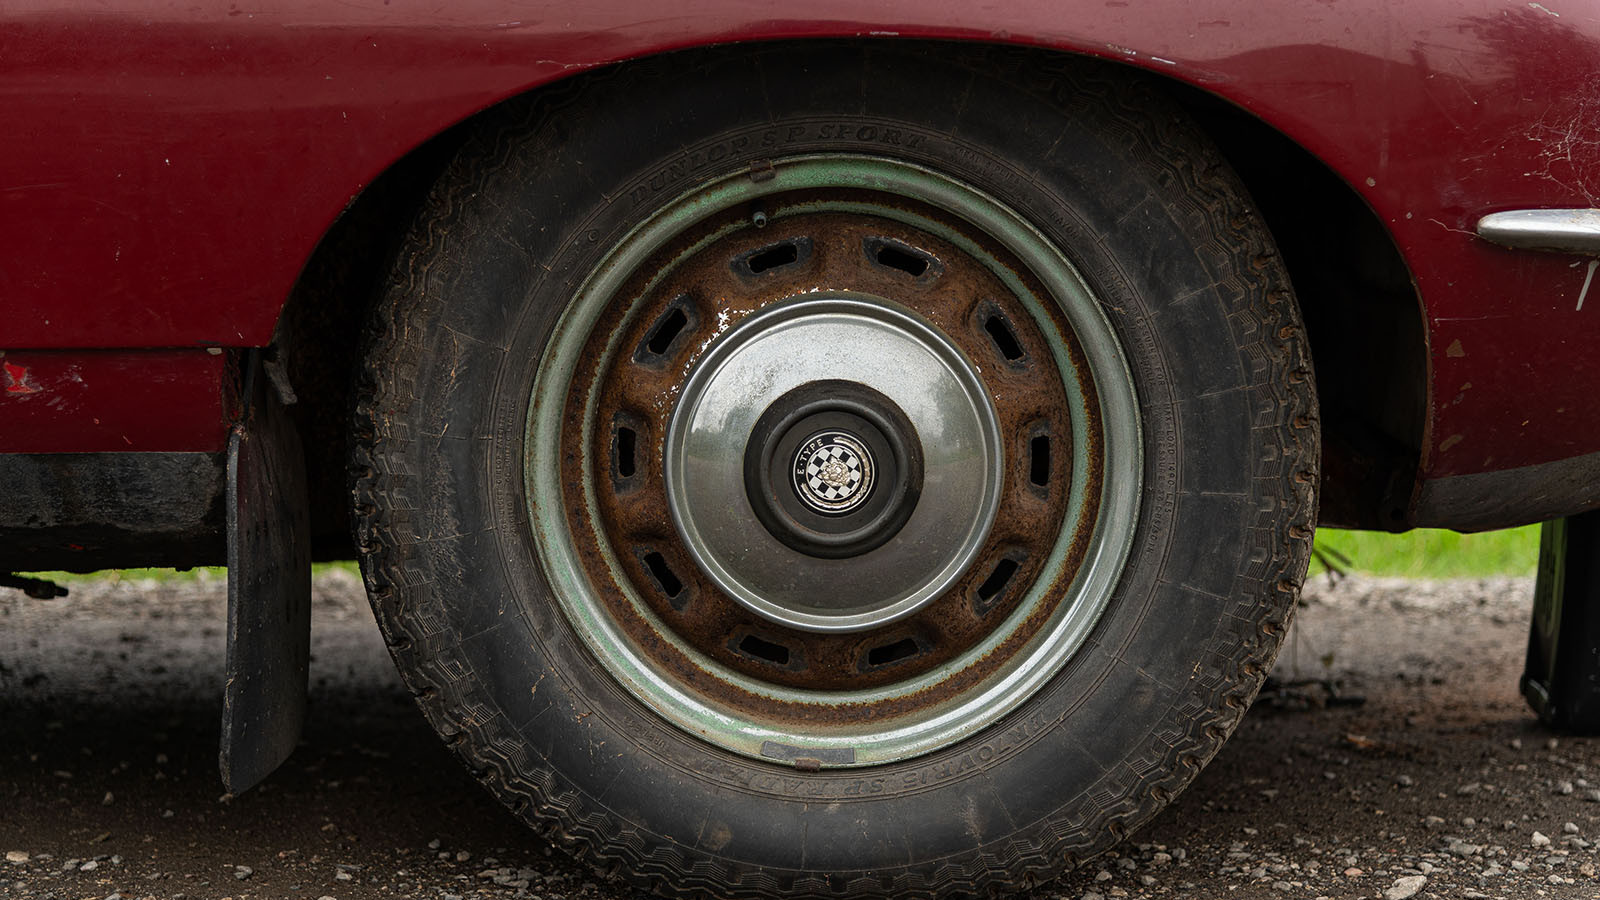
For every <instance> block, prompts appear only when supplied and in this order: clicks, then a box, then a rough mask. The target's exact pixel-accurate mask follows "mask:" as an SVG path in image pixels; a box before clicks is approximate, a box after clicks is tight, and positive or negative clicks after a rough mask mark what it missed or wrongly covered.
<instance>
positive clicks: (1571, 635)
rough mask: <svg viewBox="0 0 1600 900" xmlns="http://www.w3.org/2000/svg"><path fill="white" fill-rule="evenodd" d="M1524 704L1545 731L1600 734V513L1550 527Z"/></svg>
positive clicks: (1543, 547) (1544, 538) (1544, 537)
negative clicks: (1548, 729) (1544, 726)
mask: <svg viewBox="0 0 1600 900" xmlns="http://www.w3.org/2000/svg"><path fill="white" fill-rule="evenodd" d="M1522 696H1523V697H1525V698H1527V701H1528V705H1529V706H1531V707H1533V710H1534V712H1536V713H1538V714H1539V720H1540V721H1542V722H1544V723H1545V724H1546V725H1549V726H1551V727H1554V728H1560V729H1562V730H1563V731H1570V732H1573V733H1576V734H1596V733H1600V512H1588V513H1584V514H1582V515H1578V516H1571V517H1569V518H1565V519H1556V520H1555V521H1552V522H1546V523H1545V524H1544V529H1543V532H1542V533H1541V535H1540V541H1539V579H1538V582H1537V586H1536V587H1535V588H1534V597H1533V627H1532V629H1531V630H1530V631H1529V634H1528V661H1527V665H1526V668H1525V669H1524V670H1523V673H1522Z"/></svg>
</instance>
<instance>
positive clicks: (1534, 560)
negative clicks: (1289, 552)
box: [1311, 525, 1539, 578]
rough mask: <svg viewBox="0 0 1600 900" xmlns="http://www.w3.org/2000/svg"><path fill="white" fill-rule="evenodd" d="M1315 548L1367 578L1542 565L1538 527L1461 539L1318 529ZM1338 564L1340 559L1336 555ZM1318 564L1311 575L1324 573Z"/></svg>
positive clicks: (1431, 531) (1520, 571) (1436, 532)
mask: <svg viewBox="0 0 1600 900" xmlns="http://www.w3.org/2000/svg"><path fill="white" fill-rule="evenodd" d="M1317 549H1318V550H1321V551H1323V552H1324V553H1327V554H1328V555H1330V556H1333V555H1334V554H1342V555H1343V556H1344V558H1345V559H1348V560H1349V563H1348V565H1346V564H1344V563H1342V562H1341V563H1340V566H1341V567H1342V568H1344V569H1345V570H1346V571H1349V572H1361V573H1364V574H1368V575H1397V576H1402V577H1406V578H1480V577H1484V576H1488V575H1532V574H1533V573H1534V569H1535V568H1536V567H1537V566H1538V564H1539V526H1538V525H1527V526H1524V527H1522V528H1510V529H1506V530H1504V531H1484V532H1479V533H1477V534H1459V533H1457V532H1454V531H1444V530H1442V529H1435V528H1419V529H1417V530H1415V531H1408V532H1406V533H1404V534H1383V533H1379V532H1372V531H1341V530H1338V529H1334V528H1322V529H1318V530H1317ZM1334 559H1335V561H1338V557H1337V556H1334ZM1323 571H1324V569H1323V566H1322V564H1321V563H1320V562H1318V561H1316V560H1315V559H1313V560H1312V562H1311V574H1313V575H1316V574H1320V573H1321V572H1323Z"/></svg>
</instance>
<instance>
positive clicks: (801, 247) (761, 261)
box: [733, 237, 811, 278]
mask: <svg viewBox="0 0 1600 900" xmlns="http://www.w3.org/2000/svg"><path fill="white" fill-rule="evenodd" d="M810 258H811V239H810V238H805V237H800V238H790V239H788V240H786V241H779V242H777V243H776V244H768V245H767V246H765V247H761V248H759V249H756V250H751V251H750V252H748V253H744V254H741V255H739V256H736V257H734V260H733V270H734V271H735V272H738V273H739V274H740V275H744V276H746V277H749V278H755V277H759V276H762V275H766V274H769V273H772V272H777V271H780V270H783V269H789V268H793V267H795V266H798V265H800V264H801V263H804V262H805V261H806V260H808V259H810Z"/></svg>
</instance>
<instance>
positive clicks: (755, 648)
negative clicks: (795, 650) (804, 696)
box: [734, 634, 793, 668]
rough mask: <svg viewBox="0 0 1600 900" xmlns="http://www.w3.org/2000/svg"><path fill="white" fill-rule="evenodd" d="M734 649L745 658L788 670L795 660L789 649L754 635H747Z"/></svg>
mask: <svg viewBox="0 0 1600 900" xmlns="http://www.w3.org/2000/svg"><path fill="white" fill-rule="evenodd" d="M734 649H736V650H738V651H739V652H740V653H742V654H744V655H745V656H748V657H750V658H751V659H757V660H760V661H762V662H768V663H772V664H773V665H775V666H781V667H783V668H788V667H789V663H790V660H791V659H792V658H793V654H791V653H790V652H789V648H788V647H785V646H784V645H782V644H775V643H773V642H772V641H768V640H763V639H761V638H759V637H756V636H755V635H753V634H747V635H745V636H744V637H743V638H742V639H740V641H739V643H738V644H737V645H735V647H734Z"/></svg>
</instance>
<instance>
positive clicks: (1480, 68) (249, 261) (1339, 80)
mask: <svg viewBox="0 0 1600 900" xmlns="http://www.w3.org/2000/svg"><path fill="white" fill-rule="evenodd" d="M774 11H776V8H775V7H774V8H770V9H769V8H767V7H764V6H762V5H759V4H751V3H749V2H746V0H683V2H680V3H678V4H675V5H674V6H673V7H672V8H671V12H670V13H669V14H665V15H664V14H663V13H662V11H661V10H660V8H659V7H657V6H647V5H645V4H641V3H636V2H619V0H609V2H596V3H582V4H561V5H552V4H534V3H515V2H508V0H465V2H459V3H453V4H445V5H443V6H438V5H427V6H424V5H422V4H417V3H411V2H396V3H394V4H382V5H378V4H375V5H371V6H361V5H351V4H338V5H334V4H325V3H321V2H316V0H267V2H265V3H264V4H260V5H256V6H252V7H248V8H247V7H244V6H241V5H237V4H224V3H199V4H176V3H170V2H162V0H133V2H131V3H128V4H124V5H123V6H122V8H121V9H120V10H118V11H114V12H107V11H101V10H89V9H86V8H82V7H76V8H69V7H68V5H67V4H61V3H58V2H55V3H52V2H41V0H12V2H11V3H8V4H6V6H5V8H4V9H3V10H0V97H3V98H4V99H3V101H0V108H3V110H4V112H5V119H6V122H7V128H6V129H5V132H4V135H3V137H0V347H4V348H10V350H12V351H13V353H12V355H11V356H8V357H7V359H11V358H13V357H14V358H16V359H22V358H23V356H22V355H21V354H19V353H16V352H15V351H18V350H24V349H27V350H36V349H55V350H67V349H102V348H120V349H133V348H197V349H199V348H208V347H221V348H241V347H254V346H262V345H265V344H266V343H267V342H268V341H269V340H270V339H271V336H272V334H273V328H274V324H275V322H276V321H277V319H278V316H279V313H280V311H281V309H282V307H283V304H284V302H285V299H286V297H287V296H288V294H289V291H290V288H291V286H292V285H293V284H294V283H295V279H296V277H297V276H298V275H299V273H300V271H301V269H302V268H303V266H304V265H305V263H306V261H307V258H308V257H309V255H310V254H311V251H312V250H313V248H314V247H315V246H316V244H317V242H318V240H319V238H321V236H322V235H323V234H324V233H325V232H326V230H327V229H328V227H329V226H330V224H331V223H332V222H333V221H334V220H335V219H336V218H337V217H338V216H339V214H340V211H341V210H342V209H344V208H345V207H346V206H347V205H348V204H349V203H350V201H351V199H352V198H353V197H354V196H356V195H357V194H358V193H359V192H360V191H361V190H362V188H363V186H364V185H366V184H368V183H370V182H371V181H372V180H373V179H374V178H375V177H376V176H377V175H378V174H380V173H381V172H382V171H384V169H385V168H386V167H388V166H389V165H391V164H392V163H393V162H394V161H395V160H397V159H399V158H400V157H402V156H403V155H405V154H406V153H407V152H408V151H410V150H411V149H413V148H414V147H416V146H417V145H418V144H419V143H421V142H422V141H424V140H426V139H428V138H429V137H431V136H433V135H435V134H437V133H439V132H440V131H441V130H443V129H445V128H446V127H448V126H450V125H451V124H453V123H455V122H458V121H460V120H462V119H463V118H465V117H467V116H470V115H471V114H473V113H474V112H476V111H478V110H481V109H483V108H485V107H486V106H489V105H492V104H494V103H495V102H497V101H500V100H502V99H504V98H506V97H509V96H512V95H515V94H518V93H521V92H523V91H527V90H529V89H531V88H534V87H537V86H540V85H543V84H546V83H549V82H552V81H554V80H556V79H560V78H562V77H565V76H567V75H570V74H572V73H575V72H579V71H582V70H584V69H588V68H591V67H595V66H600V65H604V64H607V63H611V62H614V61H617V60H623V59H628V58H632V57H638V56H643V55H647V54H654V53H660V52H663V51H668V50H674V49H679V48H685V47H691V46H697V45H705V44H711V43H726V42H738V41H750V40H770V39H796V38H811V37H823V36H834V37H861V38H868V37H871V38H875V39H882V40H894V39H905V38H913V37H914V38H941V39H961V40H973V41H989V42H1007V43H1017V44H1029V45H1037V46H1043V47H1049V48H1056V49H1060V50H1063V51H1070V52H1075V53H1082V54H1088V55H1093V56H1098V57H1102V58H1105V59H1110V60H1116V61H1119V62H1121V63H1125V64H1127V65H1131V66H1137V67H1141V68H1143V69H1146V70H1149V71H1151V72H1154V73H1157V74H1159V75H1160V76H1162V77H1165V78H1169V79H1174V80H1177V81H1181V82H1186V83H1188V84H1190V85H1193V86H1195V87H1198V88H1200V89H1202V90H1204V91H1208V92H1210V93H1212V94H1215V95H1217V96H1220V97H1223V98H1226V99H1227V100H1229V101H1232V102H1233V103H1235V104H1237V105H1239V106H1240V107H1242V108H1244V109H1246V110H1248V111H1249V112H1250V113H1252V114H1253V115H1255V116H1257V117H1259V118H1260V119H1261V120H1263V121H1264V122H1266V123H1267V124H1269V125H1270V126H1271V127H1273V128H1275V129H1277V130H1278V131H1280V132H1282V133H1283V134H1284V135H1286V136H1287V137H1288V138H1290V139H1292V140H1293V141H1295V142H1297V143H1298V144H1299V145H1300V146H1302V147H1303V148H1305V149H1306V150H1308V151H1309V152H1310V153H1312V154H1314V155H1315V156H1316V157H1318V158H1319V159H1321V160H1322V161H1323V162H1325V163H1326V164H1327V165H1328V166H1329V167H1330V168H1331V169H1332V170H1333V171H1334V172H1335V173H1337V175H1338V176H1339V177H1341V178H1342V179H1344V180H1345V181H1346V182H1347V183H1348V184H1349V185H1350V186H1351V187H1352V188H1353V189H1354V190H1355V191H1357V192H1358V193H1359V194H1360V196H1361V197H1363V198H1364V199H1365V201H1366V202H1367V203H1368V204H1369V205H1370V207H1371V208H1372V209H1373V210H1374V211H1375V212H1376V214H1377V215H1378V217H1379V218H1380V219H1381V221H1382V222H1383V224H1384V225H1385V226H1386V227H1387V228H1388V229H1389V231H1390V234H1391V237H1392V238H1393V241H1394V243H1395V245H1396V246H1397V247H1398V248H1399V250H1400V252H1401V254H1402V255H1403V257H1404V260H1405V262H1406V264H1407V265H1408V266H1409V269H1410V272H1411V274H1412V277H1413V279H1414V282H1415V285H1416V287H1417V290H1418V292H1419V294H1420V296H1421V298H1422V301H1423V303H1424V320H1425V327H1426V337H1427V341H1428V345H1429V355H1430V368H1431V371H1430V383H1429V393H1428V414H1427V421H1426V427H1425V431H1424V434H1423V441H1422V455H1421V460H1420V476H1421V481H1422V482H1423V483H1424V486H1425V488H1426V486H1427V484H1428V483H1429V482H1430V481H1432V482H1433V483H1434V484H1435V485H1438V484H1449V483H1452V482H1451V480H1450V479H1449V478H1448V476H1473V475H1475V474H1476V473H1493V472H1497V471H1502V470H1513V469H1521V468H1522V467H1530V466H1536V465H1538V464H1551V463H1554V462H1556V461H1560V460H1569V459H1571V458H1573V457H1579V456H1582V455H1584V454H1591V453H1596V452H1600V418H1597V417H1596V416H1595V415H1593V412H1594V410H1595V403H1594V401H1593V396H1594V393H1595V386H1596V385H1597V384H1600V355H1597V354H1595V353H1593V352H1591V351H1590V349H1589V348H1590V346H1591V345H1592V344H1593V343H1594V342H1595V340H1596V339H1597V338H1600V325H1597V324H1596V317H1597V316H1600V297H1595V298H1589V297H1587V296H1586V291H1587V288H1588V286H1589V285H1590V281H1589V275H1590V269H1591V268H1592V266H1591V265H1590V263H1589V261H1588V259H1586V258H1582V257H1574V256H1565V255H1559V254H1539V253H1534V252H1529V251H1520V250H1508V249H1502V248H1499V247H1496V246H1492V245H1490V244H1488V243H1486V242H1484V241H1483V240H1481V239H1479V238H1478V237H1476V236H1475V235H1474V233H1473V232H1474V227H1475V224H1476V222H1477V221H1478V219H1479V218H1480V217H1482V216H1483V215H1485V214H1487V213H1491V212H1495V211H1500V210H1506V209H1518V208H1539V207H1590V206H1595V205H1597V198H1596V196H1595V194H1596V192H1600V114H1597V111H1596V109H1595V105H1596V104H1597V103H1600V101H1597V100H1596V99H1595V98H1596V97H1600V22H1597V20H1596V19H1595V17H1594V16H1593V15H1592V14H1591V13H1588V12H1585V11H1583V10H1582V9H1580V8H1576V7H1574V8H1570V9H1569V8H1565V7H1564V6H1563V4H1561V3H1548V4H1540V3H1527V4H1522V3H1517V4H1504V3H1494V2H1488V0H1421V2H1415V3H1407V4H1404V6H1403V8H1402V7H1400V6H1397V5H1395V4H1392V3H1387V2H1381V0H1366V2H1360V3H1347V4H1339V5H1337V6H1330V5H1328V4H1326V3H1322V2H1316V0H1288V2H1283V3H1279V4H1275V5H1274V6H1273V7H1272V9H1271V11H1270V13H1267V12H1265V11H1264V10H1263V7H1262V6H1261V5H1260V4H1259V3H1247V2H1244V0H1210V2H1202V3H1195V2H1191V0H1155V2H1149V3H1138V4H1130V3H1122V2H1109V3H1105V4H1098V3H1097V4H1061V3H1054V2H1047V0H1013V2H1007V3H1004V4H997V5H973V4H969V3H965V2H958V0H881V2H875V3H867V2H863V0H818V2H814V3H810V4H805V5H803V6H801V7H792V6H789V7H784V8H783V10H782V18H775V17H774V16H773V12H774ZM1303 214H1304V215H1305V216H1317V215H1318V214H1319V210H1318V209H1316V208H1314V207H1309V206H1308V208H1306V209H1305V210H1304V211H1303ZM196 365H197V366H198V365H199V364H198V363H197V364H196ZM199 367H200V368H204V366H199ZM8 371H9V369H8ZM206 371H207V372H208V373H211V374H210V375H208V376H207V378H208V379H209V380H207V379H200V380H196V381H194V382H191V383H190V384H189V388H188V390H187V392H186V393H187V396H186V397H176V396H174V397H168V398H167V399H166V400H165V401H164V402H165V403H167V404H168V408H169V412H170V414H171V415H175V416H183V415H187V416H189V417H190V418H191V419H192V420H193V421H192V422H191V423H190V426H186V427H184V428H175V429H168V431H169V433H170V435H171V438H172V439H171V440H169V441H168V442H167V443H168V444H169V445H174V444H181V445H183V446H166V447H164V448H163V449H214V448H215V446H217V445H218V444H219V442H220V439H221V437H220V436H221V428H222V426H221V423H220V421H218V420H217V419H215V418H212V417H214V416H216V415H217V412H218V411H219V410H220V409H221V408H222V404H221V403H220V401H219V400H218V398H219V397H220V396H222V395H223V394H224V393H225V392H224V389H223V383H222V379H221V377H220V376H221V369H220V367H213V368H212V369H207V370H206ZM212 376H215V377H212ZM93 386H94V388H95V390H96V391H98V392H104V394H103V399H99V400H96V401H95V403H99V404H106V403H109V404H116V403H126V404H137V403H144V402H147V401H146V400H143V399H140V396H141V395H139V394H138V393H137V391H138V390H140V388H139V387H138V381H137V380H136V379H117V378H113V379H107V380H104V381H98V382H94V383H93ZM87 402H88V401H84V403H87ZM24 404H31V405H32V406H31V409H32V410H33V412H27V413H24V412H20V411H21V410H23V409H24V408H25V407H24ZM90 408H91V407H90V406H87V405H82V404H79V405H74V404H68V403H62V404H59V405H57V406H55V407H50V406H49V404H48V402H47V401H46V398H42V397H40V396H39V395H36V394H28V395H22V394H19V393H16V392H7V393H0V450H9V451H21V450H30V451H38V450H51V451H82V450H98V449H104V445H103V443H101V442H100V441H99V439H98V438H95V437H93V435H94V434H95V432H93V431H92V429H89V428H87V427H86V426H84V424H83V422H82V421H81V417H82V416H83V415H85V414H86V413H85V412H84V410H87V409H90ZM96 408H98V407H96ZM41 409H54V410H55V412H54V413H52V414H44V413H40V412H39V410H41ZM19 417H22V418H19ZM23 422H26V426H25V427H26V428H27V429H28V435H27V437H26V438H25V439H24V438H20V437H19V436H18V431H17V429H18V428H20V427H24V426H23V425H22V424H21V423H23ZM195 423H199V425H196V424H195ZM206 423H210V424H209V426H207V425H206ZM152 447H153V445H152ZM1585 471H1587V470H1585ZM1439 479H1446V480H1445V481H1443V482H1440V481H1439ZM1456 483H1459V482H1456ZM1421 496H1422V498H1423V506H1424V507H1426V506H1427V504H1428V503H1429V502H1430V501H1429V495H1428V492H1427V490H1426V489H1425V490H1424V491H1423V493H1422V495H1421ZM1445 502H1446V504H1447V505H1448V498H1447V500H1446V501H1445ZM1596 502H1600V498H1596Z"/></svg>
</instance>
